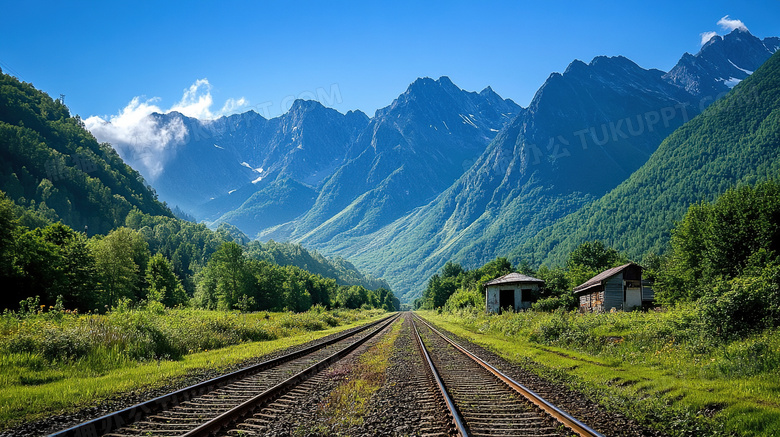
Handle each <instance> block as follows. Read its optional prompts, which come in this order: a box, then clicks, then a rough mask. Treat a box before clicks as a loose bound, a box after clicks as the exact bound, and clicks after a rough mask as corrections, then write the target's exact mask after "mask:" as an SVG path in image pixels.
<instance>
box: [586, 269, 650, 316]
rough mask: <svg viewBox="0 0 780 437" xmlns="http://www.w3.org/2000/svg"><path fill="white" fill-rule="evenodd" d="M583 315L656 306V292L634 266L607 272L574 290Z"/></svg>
mask: <svg viewBox="0 0 780 437" xmlns="http://www.w3.org/2000/svg"><path fill="white" fill-rule="evenodd" d="M574 294H575V295H576V296H578V297H579V299H580V311H583V312H585V311H611V310H612V309H613V308H614V309H615V310H622V311H628V310H630V309H632V308H635V307H640V308H641V307H643V306H646V305H652V303H653V299H654V293H653V289H652V288H650V287H649V285H648V282H647V281H643V280H642V267H641V266H640V265H637V264H634V263H628V264H623V265H622V266H618V267H614V268H611V269H609V270H605V271H603V272H601V273H599V274H598V275H596V276H594V277H592V278H590V279H588V280H587V281H586V282H585V283H584V284H581V285H578V286H576V287H574Z"/></svg>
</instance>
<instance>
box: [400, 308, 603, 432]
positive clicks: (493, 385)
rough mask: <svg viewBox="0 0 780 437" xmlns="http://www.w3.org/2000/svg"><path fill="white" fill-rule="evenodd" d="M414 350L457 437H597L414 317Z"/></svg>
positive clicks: (585, 427) (568, 416) (582, 425)
mask: <svg viewBox="0 0 780 437" xmlns="http://www.w3.org/2000/svg"><path fill="white" fill-rule="evenodd" d="M414 322H415V332H416V333H417V340H418V342H419V345H420V349H421V350H422V351H423V355H424V356H425V359H426V361H428V363H429V365H430V369H431V372H432V373H433V374H434V375H435V379H436V380H437V383H438V386H439V390H440V391H441V393H442V396H443V397H444V398H445V402H446V403H447V404H448V409H449V411H450V414H451V416H452V420H453V423H454V425H455V427H456V429H457V432H458V434H460V435H462V436H464V437H465V436H468V435H472V436H482V435H484V436H498V435H500V436H569V435H579V436H601V434H599V433H598V432H596V431H594V430H592V429H591V428H589V427H588V426H587V425H585V424H583V423H581V422H580V421H578V420H577V419H575V418H574V417H572V416H570V415H569V414H567V413H566V412H564V411H563V410H561V409H559V408H557V407H555V406H554V405H552V404H551V403H549V402H547V401H546V400H544V399H543V398H541V397H540V396H539V395H538V394H536V393H534V392H533V391H531V390H530V389H528V388H526V387H524V386H523V385H522V384H520V383H518V382H516V381H514V380H512V379H511V378H510V377H508V376H506V375H505V374H503V373H501V372H500V371H498V370H497V369H496V368H494V367H493V366H491V365H490V364H488V363H487V362H485V361H483V360H482V359H480V358H479V357H477V356H476V355H474V354H472V353H471V352H469V351H468V350H466V349H465V348H463V347H462V346H460V345H458V344H456V343H455V342H453V341H452V340H450V339H449V338H447V337H445V336H444V335H443V334H441V333H440V332H439V331H437V330H436V329H435V328H434V327H433V326H431V325H430V324H428V323H427V322H426V321H424V320H423V319H421V318H420V317H418V316H416V315H415V316H414Z"/></svg>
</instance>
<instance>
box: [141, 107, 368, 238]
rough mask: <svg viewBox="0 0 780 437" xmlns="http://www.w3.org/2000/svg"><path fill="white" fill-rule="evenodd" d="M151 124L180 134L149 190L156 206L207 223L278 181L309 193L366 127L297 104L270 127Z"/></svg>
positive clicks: (243, 118)
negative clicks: (157, 197)
mask: <svg viewBox="0 0 780 437" xmlns="http://www.w3.org/2000/svg"><path fill="white" fill-rule="evenodd" d="M151 117H154V118H155V120H156V123H157V125H158V126H160V127H161V128H164V127H165V126H170V125H171V124H174V123H178V124H180V125H182V126H184V127H185V128H186V130H187V136H186V138H185V139H184V141H182V142H181V143H179V144H177V145H176V146H175V148H174V149H173V151H171V152H169V155H170V156H168V157H166V163H165V166H164V168H163V170H162V172H161V173H160V174H159V175H158V176H157V177H155V178H154V179H153V185H154V186H155V188H156V189H157V191H158V193H159V194H160V197H161V198H162V199H163V200H166V201H168V202H169V203H172V204H176V205H179V206H181V207H182V208H184V209H186V210H188V211H190V212H192V213H193V214H195V215H196V216H197V217H198V218H199V219H207V220H214V219H216V218H218V217H220V216H221V215H223V214H225V213H227V212H230V211H232V210H234V209H236V208H238V207H240V206H241V205H242V204H243V203H244V202H245V201H246V200H247V199H248V198H249V197H251V196H252V195H253V194H255V193H257V192H260V191H263V190H264V189H267V188H268V187H269V186H271V185H274V184H276V183H277V179H280V180H281V181H286V180H287V179H291V180H292V181H294V182H292V183H293V184H298V185H300V186H301V187H308V190H313V189H314V187H317V186H318V185H319V184H321V183H322V181H323V180H324V179H325V178H326V177H327V176H329V175H330V174H331V173H332V172H333V171H334V170H335V169H336V168H337V167H338V166H340V165H341V164H343V162H344V160H345V157H346V152H347V150H348V147H349V146H350V144H351V143H352V142H353V141H354V139H355V138H356V137H357V135H358V133H359V132H360V131H362V130H363V128H365V126H366V125H367V124H368V117H367V116H366V115H365V114H363V113H362V112H359V111H355V112H352V111H350V112H349V113H347V114H346V115H344V114H340V113H338V112H337V111H335V110H333V109H329V108H325V107H324V106H322V105H321V104H319V103H317V102H314V101H303V100H297V101H295V102H294V103H293V105H292V107H291V109H290V111H288V112H287V113H286V114H284V115H283V116H280V117H277V118H274V119H271V120H266V119H265V118H263V117H262V116H260V115H258V114H256V113H255V112H252V111H250V112H247V113H244V114H237V115H232V116H229V117H222V118H220V119H218V120H214V121H201V120H197V119H192V118H188V117H185V116H183V115H181V114H178V113H169V114H164V115H162V114H152V115H151ZM130 161H131V162H132V157H130ZM289 183H290V182H288V184H289ZM301 189H303V188H301ZM272 191H273V190H272ZM267 201H268V199H263V200H262V201H261V202H260V203H264V202H267ZM310 202H311V201H310ZM280 206H281V207H280V209H282V210H283V209H285V208H284V205H280ZM293 217H294V216H293ZM269 224H273V221H271V222H269Z"/></svg>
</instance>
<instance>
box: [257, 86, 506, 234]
mask: <svg viewBox="0 0 780 437" xmlns="http://www.w3.org/2000/svg"><path fill="white" fill-rule="evenodd" d="M518 112H520V107H519V106H517V105H516V104H514V103H513V102H512V101H511V100H504V99H502V98H501V97H499V96H498V95H497V94H496V93H495V92H493V90H492V89H490V88H486V89H485V90H483V91H482V92H480V93H469V92H466V91H463V90H461V89H460V88H458V87H457V86H455V85H454V84H453V83H452V82H451V81H450V80H449V79H448V78H446V77H442V78H440V79H439V80H432V79H429V78H425V79H418V80H417V81H415V82H414V83H412V84H411V85H410V86H409V88H408V89H407V91H406V92H405V93H404V94H402V95H401V96H400V97H399V98H398V99H396V101H394V102H393V104H392V105H390V106H388V107H386V108H383V109H381V110H379V111H377V114H376V116H375V117H374V118H373V119H372V120H371V122H370V124H369V125H368V127H367V128H366V129H365V130H364V131H363V132H362V133H361V135H360V136H359V137H358V138H357V141H355V143H354V144H353V145H352V147H351V151H350V156H349V159H348V161H347V162H346V163H345V164H344V165H343V166H342V167H341V168H339V169H338V170H337V171H336V172H335V173H334V174H333V176H332V177H330V178H329V179H328V180H327V181H326V182H325V184H324V185H323V187H322V189H321V190H320V192H319V195H318V197H317V201H316V202H315V204H314V207H313V208H312V209H311V210H310V211H309V212H308V213H307V214H306V215H304V216H303V217H302V218H301V219H300V220H297V221H296V222H294V223H291V224H289V225H288V226H287V227H286V229H282V230H276V232H275V233H273V234H269V236H273V237H274V238H285V237H292V238H293V239H296V240H297V239H301V240H303V241H307V243H308V244H316V243H325V242H329V241H332V240H334V239H336V240H338V239H340V238H343V237H344V236H352V235H366V234H367V233H370V232H373V231H374V230H376V229H378V228H380V227H381V226H384V225H386V224H388V223H391V222H392V221H393V220H395V219H397V218H399V217H401V216H403V215H404V214H406V213H408V212H409V211H411V210H412V209H413V208H415V207H418V206H421V205H423V204H425V203H426V202H428V201H430V200H432V199H433V198H434V197H435V196H437V195H438V194H440V193H441V192H442V191H443V190H444V189H445V188H447V187H448V186H449V185H450V184H452V182H453V181H455V179H457V178H458V177H459V176H460V175H461V174H463V171H464V169H465V168H468V166H469V165H470V164H471V163H472V162H473V161H474V159H476V158H477V157H478V156H479V155H480V154H481V153H482V152H484V150H485V147H486V146H487V144H488V143H489V141H490V140H491V139H492V138H493V137H494V136H495V135H496V133H497V132H498V131H499V130H500V129H501V128H502V127H503V125H504V124H505V123H506V122H507V121H509V120H510V119H512V118H513V117H515V116H516V115H517V114H518ZM283 232H284V233H283Z"/></svg>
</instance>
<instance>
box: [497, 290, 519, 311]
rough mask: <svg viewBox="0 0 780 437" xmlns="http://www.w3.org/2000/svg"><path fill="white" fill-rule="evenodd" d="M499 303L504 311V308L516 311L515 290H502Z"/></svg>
mask: <svg viewBox="0 0 780 437" xmlns="http://www.w3.org/2000/svg"><path fill="white" fill-rule="evenodd" d="M498 303H499V305H500V306H501V309H502V310H503V309H504V308H512V309H515V290H501V292H500V295H499V299H498Z"/></svg>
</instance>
